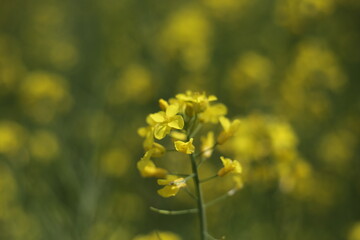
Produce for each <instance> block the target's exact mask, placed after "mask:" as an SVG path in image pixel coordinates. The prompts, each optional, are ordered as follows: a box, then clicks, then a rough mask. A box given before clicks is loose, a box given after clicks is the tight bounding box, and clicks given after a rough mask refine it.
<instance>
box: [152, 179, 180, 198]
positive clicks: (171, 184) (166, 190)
mask: <svg viewBox="0 0 360 240" xmlns="http://www.w3.org/2000/svg"><path fill="white" fill-rule="evenodd" d="M157 183H158V184H159V185H163V186H165V187H163V188H162V189H159V190H158V191H157V192H158V194H159V195H160V196H162V197H164V198H168V197H173V196H175V195H176V194H177V193H178V192H179V190H180V188H183V187H186V182H185V179H184V178H181V177H178V176H175V175H167V176H166V179H158V180H157Z"/></svg>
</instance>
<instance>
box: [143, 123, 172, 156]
mask: <svg viewBox="0 0 360 240" xmlns="http://www.w3.org/2000/svg"><path fill="white" fill-rule="evenodd" d="M138 134H139V135H140V136H142V137H145V140H144V143H143V147H144V149H145V151H149V150H153V152H152V156H153V157H161V156H163V155H164V153H165V151H166V149H165V148H164V146H162V145H161V144H159V143H156V142H155V141H154V131H153V127H151V126H148V127H142V128H139V129H138Z"/></svg>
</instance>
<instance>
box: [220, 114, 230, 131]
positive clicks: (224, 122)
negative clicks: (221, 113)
mask: <svg viewBox="0 0 360 240" xmlns="http://www.w3.org/2000/svg"><path fill="white" fill-rule="evenodd" d="M219 121H220V123H221V126H222V127H223V129H224V130H225V131H227V130H228V129H229V128H230V120H229V119H228V118H226V117H220V118H219Z"/></svg>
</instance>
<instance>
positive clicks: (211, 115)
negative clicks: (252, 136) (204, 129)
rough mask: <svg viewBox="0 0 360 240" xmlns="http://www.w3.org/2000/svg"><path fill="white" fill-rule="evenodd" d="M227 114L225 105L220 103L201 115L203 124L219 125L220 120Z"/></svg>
mask: <svg viewBox="0 0 360 240" xmlns="http://www.w3.org/2000/svg"><path fill="white" fill-rule="evenodd" d="M226 114H227V108H226V106H225V105H224V104H221V103H218V104H215V105H212V106H209V107H208V108H207V109H206V110H205V111H204V112H203V113H201V114H199V118H200V120H201V121H202V122H211V123H218V122H219V118H220V117H223V116H224V115H226Z"/></svg>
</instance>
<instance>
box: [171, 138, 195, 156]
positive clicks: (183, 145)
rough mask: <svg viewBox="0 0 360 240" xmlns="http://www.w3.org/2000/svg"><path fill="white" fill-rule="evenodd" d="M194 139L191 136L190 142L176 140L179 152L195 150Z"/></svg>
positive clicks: (190, 152) (189, 152) (176, 147)
mask: <svg viewBox="0 0 360 240" xmlns="http://www.w3.org/2000/svg"><path fill="white" fill-rule="evenodd" d="M193 141H194V139H193V138H191V139H190V141H188V142H183V141H176V142H175V149H176V151H178V152H182V153H185V154H192V153H193V152H194V151H195V146H194V145H193Z"/></svg>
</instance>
